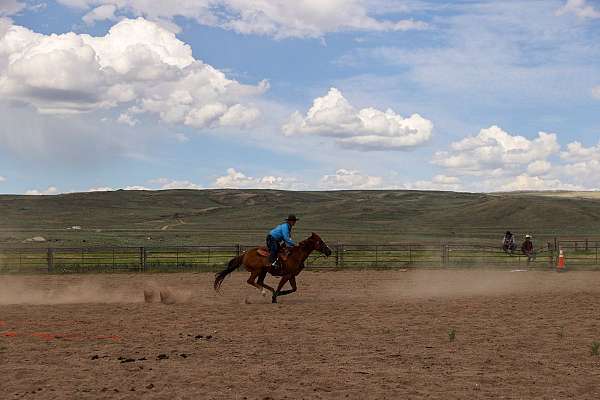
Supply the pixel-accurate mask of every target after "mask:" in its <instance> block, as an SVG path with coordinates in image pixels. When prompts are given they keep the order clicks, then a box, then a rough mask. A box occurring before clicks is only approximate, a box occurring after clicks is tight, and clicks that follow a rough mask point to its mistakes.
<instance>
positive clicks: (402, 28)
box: [0, 0, 600, 195]
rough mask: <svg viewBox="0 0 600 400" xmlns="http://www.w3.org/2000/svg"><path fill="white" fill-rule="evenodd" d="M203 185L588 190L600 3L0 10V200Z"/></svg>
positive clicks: (77, 4)
mask: <svg viewBox="0 0 600 400" xmlns="http://www.w3.org/2000/svg"><path fill="white" fill-rule="evenodd" d="M291 4H293V5H291ZM203 188H268V189H283V190H339V189H420V190H421V189H427V190H453V191H469V192H495V191H513V190H600V0H521V1H511V0H507V1H502V2H499V1H482V0H479V1H478V0H464V1H434V0H428V1H425V0H423V1H421V0H406V1H404V0H299V1H297V2H293V3H291V2H289V1H286V0H178V1H168V0H164V1H160V2H157V1H154V0H55V1H39V0H0V193H2V194H30V195H43V194H59V193H69V192H86V191H102V190H117V189H130V190H135V189H150V190H160V189H203Z"/></svg>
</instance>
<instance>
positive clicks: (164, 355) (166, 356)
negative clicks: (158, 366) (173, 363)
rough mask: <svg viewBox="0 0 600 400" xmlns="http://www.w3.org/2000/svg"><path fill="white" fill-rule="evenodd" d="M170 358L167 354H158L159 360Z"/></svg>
mask: <svg viewBox="0 0 600 400" xmlns="http://www.w3.org/2000/svg"><path fill="white" fill-rule="evenodd" d="M168 358H169V356H168V355H166V354H159V355H158V356H156V359H157V360H167V359H168Z"/></svg>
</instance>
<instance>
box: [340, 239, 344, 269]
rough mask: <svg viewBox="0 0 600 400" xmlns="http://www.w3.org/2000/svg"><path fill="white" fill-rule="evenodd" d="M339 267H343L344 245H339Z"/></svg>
mask: <svg viewBox="0 0 600 400" xmlns="http://www.w3.org/2000/svg"><path fill="white" fill-rule="evenodd" d="M340 267H344V245H343V244H340Z"/></svg>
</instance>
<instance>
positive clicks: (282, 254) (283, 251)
mask: <svg viewBox="0 0 600 400" xmlns="http://www.w3.org/2000/svg"><path fill="white" fill-rule="evenodd" d="M256 252H257V253H258V254H259V255H261V256H263V257H269V249H267V248H266V247H265V246H260V247H259V248H258V249H257V250H256ZM289 255H290V248H289V247H284V246H282V247H281V248H280V249H279V253H278V254H277V256H278V257H279V259H280V260H283V261H286V260H287V258H288V256H289Z"/></svg>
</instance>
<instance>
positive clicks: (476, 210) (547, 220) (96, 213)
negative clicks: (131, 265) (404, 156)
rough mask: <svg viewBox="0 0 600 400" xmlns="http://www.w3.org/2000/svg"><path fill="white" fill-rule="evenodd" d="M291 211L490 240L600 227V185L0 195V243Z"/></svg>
mask: <svg viewBox="0 0 600 400" xmlns="http://www.w3.org/2000/svg"><path fill="white" fill-rule="evenodd" d="M291 212H293V213H295V214H297V215H298V216H299V217H300V223H299V224H298V226H297V227H298V229H297V232H296V236H297V237H302V236H303V235H306V234H309V233H310V232H311V231H315V232H319V233H320V234H321V235H323V236H324V237H326V238H327V239H328V240H330V241H340V242H349V241H351V242H353V243H359V242H366V243H393V242H399V241H407V240H458V241H474V240H486V241H492V242H496V241H498V240H500V238H501V236H502V233H503V232H504V231H505V230H507V229H508V230H512V231H515V232H516V233H517V234H521V233H522V234H524V233H531V234H533V235H534V236H535V237H536V238H537V239H540V240H541V239H542V238H546V237H551V236H553V235H560V236H573V235H586V236H595V237H600V192H560V191H556V192H531V191H528V192H511V193H489V194H485V193H457V192H439V191H410V190H368V191H360V190H349V191H323V192H319V191H302V192H300V191H298V192H296V191H277V190H258V189H255V190H254V189H253V190H237V189H213V190H208V189H207V190H165V191H113V192H90V193H70V194H63V195H54V196H20V195H0V243H2V244H4V245H7V244H21V243H22V241H23V240H25V239H27V238H30V237H33V236H38V235H41V236H44V237H46V238H48V240H49V243H54V244H56V245H72V244H77V245H80V244H81V243H86V244H93V245H99V244H129V245H138V244H144V243H147V242H152V243H160V244H202V243H204V244H207V243H210V244H220V243H239V242H241V243H258V242H262V241H263V240H264V236H265V234H266V231H267V230H268V229H269V228H270V227H272V226H273V225H275V224H277V223H279V222H280V221H281V220H282V218H283V217H284V216H285V215H287V214H289V213H291ZM72 226H81V227H82V229H81V230H68V229H67V228H68V227H72ZM165 227H166V228H165ZM49 233H50V234H49ZM148 238H149V239H148Z"/></svg>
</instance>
